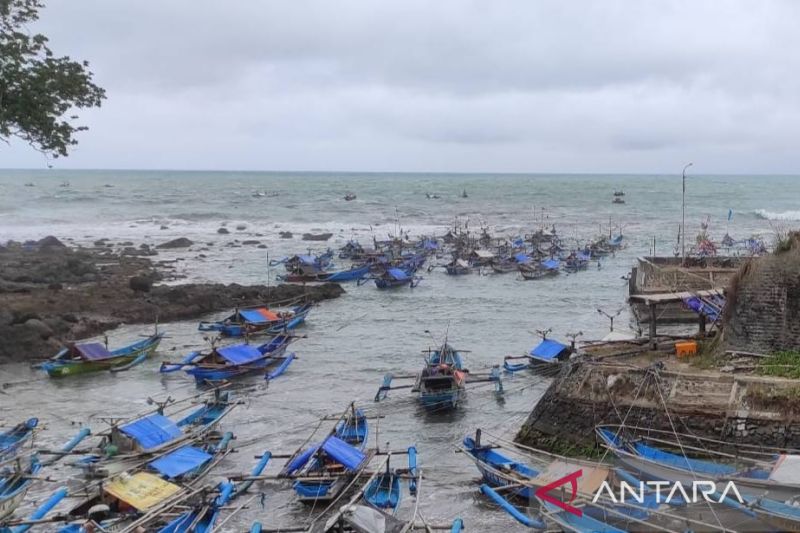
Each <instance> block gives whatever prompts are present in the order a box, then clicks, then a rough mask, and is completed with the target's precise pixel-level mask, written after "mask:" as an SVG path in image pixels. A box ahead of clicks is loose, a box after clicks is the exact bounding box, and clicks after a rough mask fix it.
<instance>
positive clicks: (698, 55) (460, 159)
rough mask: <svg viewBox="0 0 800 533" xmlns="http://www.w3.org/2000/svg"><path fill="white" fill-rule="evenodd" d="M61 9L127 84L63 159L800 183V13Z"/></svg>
mask: <svg viewBox="0 0 800 533" xmlns="http://www.w3.org/2000/svg"><path fill="white" fill-rule="evenodd" d="M47 4H48V5H47V7H46V9H45V10H44V11H43V12H42V20H41V21H40V23H39V24H38V25H37V26H36V28H34V29H36V30H38V31H41V32H43V33H45V34H46V35H48V36H49V37H50V39H51V45H52V47H53V49H54V50H55V51H56V52H57V53H62V54H69V55H71V56H73V57H76V58H80V59H87V60H89V61H90V62H91V66H92V69H93V70H94V72H95V74H96V81H97V82H98V83H99V84H100V85H102V86H104V87H105V88H106V89H107V92H108V100H107V101H106V102H105V104H104V105H103V107H102V108H101V109H99V110H92V111H89V112H86V111H84V112H83V113H81V120H82V122H83V123H84V124H86V125H88V126H89V127H90V130H89V131H88V132H84V133H82V134H80V137H79V141H80V145H79V146H78V147H77V149H76V150H75V151H74V153H73V154H72V155H71V156H70V157H69V158H66V159H59V160H58V161H56V162H55V166H56V167H57V168H177V169H182V168H185V169H265V170H269V169H275V170H289V169H295V170H306V169H307V170H367V171H369V170H376V171H393V170H397V171H453V172H461V171H465V172H481V171H490V172H491V171H494V172H502V171H508V172H656V173H657V172H678V171H679V170H680V168H682V166H683V163H684V162H685V161H694V162H695V168H696V171H697V172H698V173H701V172H703V173H724V172H736V173H751V172H759V173H772V172H776V173H777V172H780V173H800V155H798V149H797V141H798V139H800V31H798V27H800V2H792V1H785V2H779V1H775V2H770V1H761V2H752V1H742V2H734V1H724V2H723V1H718V0H715V1H698V0H690V1H686V2H678V1H669V2H667V1H662V2H659V1H653V2H649V1H648V2H643V1H641V0H631V1H627V2H614V1H608V0H604V1H602V2H597V1H594V2H588V1H586V2H579V1H571V2H564V1H563V0H556V1H542V0H535V1H519V2H511V1H508V2H504V1H496V0H492V1H482V2H477V1H475V2H469V1H448V0H437V1H433V2H432V1H429V0H428V1H422V0H421V1H415V0H402V1H397V2H388V1H386V2H384V1H380V2H368V1H360V2H356V1H346V0H337V1H330V0H326V1H319V2H311V1H298V0H287V1H284V2H277V1H257V0H226V1H224V2H220V1H210V0H112V1H109V0H49V1H48V2H47ZM44 165H45V162H44V161H43V159H42V156H41V155H40V154H38V153H37V152H35V151H33V150H32V149H30V148H28V147H27V146H25V145H23V144H21V143H13V145H12V147H10V148H9V147H8V146H5V145H1V146H0V166H2V167H42V166H44Z"/></svg>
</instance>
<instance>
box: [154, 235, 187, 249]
mask: <svg viewBox="0 0 800 533" xmlns="http://www.w3.org/2000/svg"><path fill="white" fill-rule="evenodd" d="M193 244H194V242H192V241H191V240H190V239H187V238H186V237H178V238H177V239H172V240H171V241H167V242H164V243H161V244H159V245H158V246H156V248H162V249H171V248H188V247H189V246H191V245H193Z"/></svg>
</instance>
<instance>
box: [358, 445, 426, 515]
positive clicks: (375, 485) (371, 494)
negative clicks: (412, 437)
mask: <svg viewBox="0 0 800 533" xmlns="http://www.w3.org/2000/svg"><path fill="white" fill-rule="evenodd" d="M414 451H415V452H416V449H415V450H414ZM400 479H401V478H400V474H399V473H398V472H396V471H395V470H392V468H391V464H390V461H388V460H387V461H386V470H384V471H383V472H380V473H378V474H377V475H376V476H375V477H373V478H372V480H371V481H370V482H369V483H368V484H367V487H366V489H365V490H364V501H365V502H367V503H368V504H369V505H371V506H372V507H375V508H376V509H381V510H384V511H389V512H391V513H392V514H394V512H395V511H396V510H397V507H398V506H399V505H400V496H401V493H402V491H401V490H400Z"/></svg>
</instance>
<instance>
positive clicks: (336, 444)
mask: <svg viewBox="0 0 800 533" xmlns="http://www.w3.org/2000/svg"><path fill="white" fill-rule="evenodd" d="M368 438H369V428H368V424H367V418H366V416H364V413H363V412H362V411H361V410H360V409H356V408H355V406H354V405H352V404H351V406H350V408H349V409H348V410H347V411H346V412H345V414H344V415H343V416H342V417H341V420H340V421H339V422H337V423H336V426H335V428H334V431H333V434H331V435H329V436H328V437H327V438H326V439H325V440H323V441H322V443H321V444H319V445H318V446H316V447H315V446H312V447H311V448H309V449H308V450H306V451H305V452H303V453H301V454H299V455H297V456H296V457H295V458H294V459H293V460H292V461H290V462H288V463H287V464H286V466H285V467H284V470H283V472H282V473H281V474H282V475H284V476H286V475H290V476H293V477H295V478H296V480H295V482H294V485H293V488H294V490H295V492H296V493H297V496H298V500H299V501H301V502H304V503H318V502H326V501H331V500H333V499H334V498H335V497H336V496H338V494H339V493H340V492H341V491H342V490H343V489H344V488H345V487H346V486H347V484H348V483H349V481H350V479H352V478H351V477H350V476H348V475H342V474H346V473H348V472H357V471H359V470H360V469H362V468H363V467H365V466H366V464H367V463H368V462H369V459H370V457H371V454H366V453H364V450H365V449H366V446H367V440H368ZM331 476H334V477H331ZM320 478H322V479H320ZM326 478H327V479H326Z"/></svg>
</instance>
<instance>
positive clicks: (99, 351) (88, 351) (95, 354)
mask: <svg viewBox="0 0 800 533" xmlns="http://www.w3.org/2000/svg"><path fill="white" fill-rule="evenodd" d="M75 349H76V350H78V352H79V353H80V354H81V355H82V356H83V358H84V359H88V360H90V361H102V360H103V359H108V358H109V357H114V354H112V353H111V352H109V351H108V349H106V347H105V346H103V345H102V344H100V343H99V342H89V343H86V344H76V345H75Z"/></svg>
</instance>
